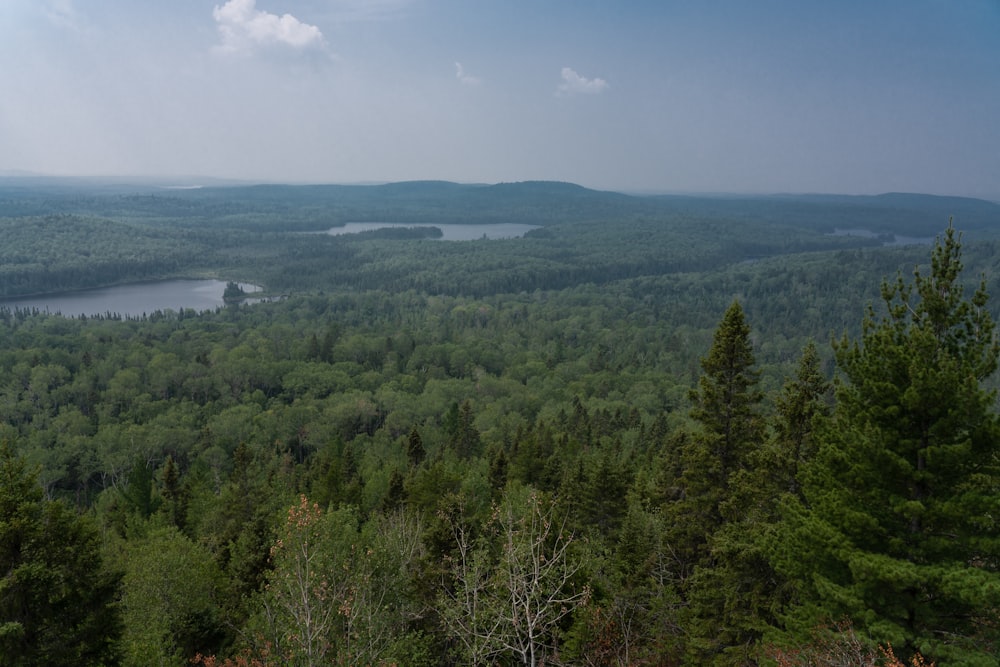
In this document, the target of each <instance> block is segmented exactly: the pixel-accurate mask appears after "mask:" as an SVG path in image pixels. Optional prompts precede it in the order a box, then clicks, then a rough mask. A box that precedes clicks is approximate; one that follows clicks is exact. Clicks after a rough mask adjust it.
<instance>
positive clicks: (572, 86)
mask: <svg viewBox="0 0 1000 667" xmlns="http://www.w3.org/2000/svg"><path fill="white" fill-rule="evenodd" d="M607 89H608V82H607V81H605V80H604V79H597V78H594V79H587V78H585V77H582V76H580V75H579V74H577V73H576V72H575V71H574V70H573V69H571V68H569V67H563V68H562V83H560V84H559V87H558V88H556V94H557V95H576V94H578V93H579V94H583V95H597V94H598V93H603V92H604V91H605V90H607Z"/></svg>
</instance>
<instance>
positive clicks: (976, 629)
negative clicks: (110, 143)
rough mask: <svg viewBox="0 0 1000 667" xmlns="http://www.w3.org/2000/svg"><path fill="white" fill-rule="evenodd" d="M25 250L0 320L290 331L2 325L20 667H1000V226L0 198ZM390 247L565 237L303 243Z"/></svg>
mask: <svg viewBox="0 0 1000 667" xmlns="http://www.w3.org/2000/svg"><path fill="white" fill-rule="evenodd" d="M0 216H2V217H0V295H2V296H5V297H10V296H19V295H25V294H33V293H44V292H51V291H57V290H64V289H68V288H77V289H78V288H83V287H97V286H103V285H112V284H120V283H124V282H134V281H139V280H149V279H159V278H171V277H195V276H199V277H204V276H211V277H218V278H222V279H226V280H234V281H235V280H245V281H249V282H253V283H255V284H258V285H262V286H263V287H264V289H265V291H266V293H267V294H270V295H275V296H280V297H281V298H277V299H275V300H273V301H271V302H266V303H258V304H253V305H249V304H244V303H240V302H239V301H235V302H231V303H228V304H227V305H226V306H224V307H220V308H219V309H217V310H215V311H210V312H204V313H195V312H194V311H186V310H181V311H166V312H161V311H157V312H155V313H150V314H148V315H147V316H145V317H141V318H123V317H120V316H117V315H115V314H114V313H108V314H106V315H105V316H101V317H80V318H67V317H62V316H59V315H57V314H49V313H40V312H35V311H25V310H10V309H0V664H3V665H9V666H12V667H20V666H29V665H30V666H35V665H38V666H42V665H44V666H46V667H51V666H59V665H67V666H69V665H73V666H79V665H95V666H102V665H103V666H111V665H128V666H136V667H138V666H143V667H145V666H148V665H176V666H178V667H179V666H181V665H192V664H193V665H202V666H204V667H221V666H223V665H225V666H230V667H234V666H237V665H238V666H241V667H250V666H259V667H263V666H265V665H268V666H270V665H296V666H297V665H303V666H314V665H371V666H388V665H399V666H404V667H431V666H439V665H440V666H445V665H530V666H531V667H535V666H541V665H588V666H596V665H622V666H625V665H778V666H783V667H790V666H794V665H802V666H805V665H831V666H832V665H858V666H867V665H900V666H901V665H913V666H920V665H931V664H934V665H938V666H940V667H945V666H948V665H974V666H975V665H982V666H986V665H998V664H1000V658H998V657H997V656H998V654H1000V572H998V569H1000V524H998V521H1000V458H998V456H1000V419H998V411H997V407H998V406H997V396H996V391H995V388H996V386H997V381H996V377H995V375H994V373H995V371H996V368H997V363H998V354H1000V347H998V336H997V332H996V330H995V326H994V319H995V316H996V313H997V310H996V304H995V303H993V302H991V301H990V300H989V298H988V294H989V293H990V292H994V293H995V292H996V291H997V289H996V286H997V279H998V277H1000V272H998V271H997V264H996V262H997V261H1000V260H998V258H1000V253H998V252H997V248H996V247H995V245H996V240H997V234H998V233H1000V206H998V205H996V204H992V203H990V202H984V201H979V200H961V199H954V198H934V197H922V196H917V195H885V196H882V197H860V198H859V197H819V196H817V197H758V198H691V197H633V196H626V195H621V194H616V193H601V192H595V191H591V190H586V189H584V188H579V187H577V186H572V185H569V184H558V183H524V184H501V185H497V186H462V185H457V184H448V183H409V184H391V185H387V186H353V187H351V186H308V187H307V186H302V187H298V188H295V187H291V186H257V187H229V188H204V189H201V190H184V191H150V190H143V189H142V188H137V187H125V186H115V187H112V186H98V185H95V184H79V183H69V184H67V183H48V184H38V183H28V184H25V183H11V182H0ZM951 216H954V226H953V225H951V224H949V223H948V219H949V217H951ZM366 220H368V221H379V220H383V221H384V220H388V221H392V222H402V223H417V222H421V223H427V222H432V223H437V224H448V223H450V222H464V223H469V222H473V223H475V222H491V223H495V222H527V223H531V224H535V225H538V226H539V228H538V229H536V230H534V231H532V232H530V233H528V234H527V235H526V236H525V237H524V238H520V239H504V240H487V239H482V240H477V241H467V242H446V241H441V240H436V239H434V238H425V236H426V235H425V234H419V235H407V234H405V233H402V234H400V233H388V234H385V233H383V234H379V233H366V234H357V235H343V236H336V237H335V236H328V235H325V234H305V233H303V232H319V231H323V230H325V229H327V228H329V227H332V226H337V225H340V224H343V223H344V222H347V221H366ZM956 227H960V228H961V229H962V230H963V232H962V234H961V235H960V234H959V233H958V232H957V231H956ZM844 229H859V230H866V231H868V232H871V234H868V235H866V236H858V235H853V236H852V235H845V234H842V233H834V232H835V231H837V230H844ZM897 236H909V237H921V238H923V237H926V238H927V239H928V240H927V241H921V242H920V243H917V244H914V245H892V244H891V243H890V242H891V241H892V240H894V239H895V238H896V237H897ZM930 239H936V240H933V242H931V240H930ZM966 266H967V267H968V268H966Z"/></svg>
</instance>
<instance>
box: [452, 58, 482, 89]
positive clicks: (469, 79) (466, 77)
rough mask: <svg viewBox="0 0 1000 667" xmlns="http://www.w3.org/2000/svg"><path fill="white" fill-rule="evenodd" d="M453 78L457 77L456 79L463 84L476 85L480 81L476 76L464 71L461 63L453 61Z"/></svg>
mask: <svg viewBox="0 0 1000 667" xmlns="http://www.w3.org/2000/svg"><path fill="white" fill-rule="evenodd" d="M455 78H456V79H458V81H459V82H460V83H461V84H462V85H465V86H478V85H479V84H480V83H482V79H480V78H479V77H478V76H472V75H471V74H469V73H468V72H466V71H465V68H464V67H462V63H458V62H457V63H455Z"/></svg>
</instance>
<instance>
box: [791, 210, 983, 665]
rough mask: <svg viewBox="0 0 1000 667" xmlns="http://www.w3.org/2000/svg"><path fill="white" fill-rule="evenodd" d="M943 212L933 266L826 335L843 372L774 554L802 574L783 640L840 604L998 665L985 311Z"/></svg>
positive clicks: (943, 653)
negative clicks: (854, 337)
mask: <svg viewBox="0 0 1000 667" xmlns="http://www.w3.org/2000/svg"><path fill="white" fill-rule="evenodd" d="M961 270H962V263H961V253H960V242H959V239H958V237H957V235H956V233H955V231H954V229H953V228H952V227H951V226H949V228H948V230H947V231H946V233H945V236H944V238H943V240H942V239H939V240H938V242H937V243H936V244H935V247H934V250H933V252H932V257H931V265H930V273H929V275H924V274H923V273H921V271H920V270H919V269H918V270H916V271H915V274H914V281H913V285H908V284H906V283H905V282H904V280H903V279H902V276H897V278H896V280H895V281H893V282H885V283H883V286H882V301H883V304H882V305H883V310H882V312H881V313H876V311H875V310H874V308H873V307H869V309H868V311H867V316H866V317H865V320H864V326H863V331H862V335H861V339H860V341H856V342H851V341H848V340H847V339H846V338H845V339H844V340H842V341H841V342H839V343H837V344H836V345H835V351H836V357H837V362H838V365H839V367H840V370H841V371H842V373H843V382H841V383H840V384H839V386H838V388H837V394H836V396H837V403H836V407H835V411H834V414H833V416H832V418H831V419H829V420H827V421H826V422H825V423H824V424H823V426H822V428H820V429H818V430H817V432H816V434H815V436H816V444H817V454H816V457H815V459H814V461H813V462H811V463H809V464H807V465H806V466H805V467H804V469H803V475H802V476H801V482H802V499H801V500H800V499H797V498H794V497H793V496H789V497H788V498H787V499H786V500H787V502H786V504H785V507H784V509H785V520H784V522H783V526H782V529H781V530H780V532H779V535H780V539H779V540H778V542H777V543H776V544H775V546H774V549H773V550H772V554H771V555H772V561H773V563H774V564H775V566H776V567H777V568H778V569H779V570H780V571H781V572H783V573H784V574H786V575H787V576H788V577H789V578H790V579H792V580H795V581H798V582H799V584H800V590H799V594H798V599H797V601H796V603H795V604H794V605H793V606H792V607H791V608H790V609H789V610H788V613H787V615H786V617H785V619H784V626H783V632H782V633H779V634H778V635H777V637H778V638H779V640H784V641H789V642H795V643H798V642H801V641H802V640H803V639H804V638H805V636H806V635H807V633H809V632H810V631H811V629H812V628H813V627H815V626H817V625H820V624H822V623H824V622H830V621H840V620H841V619H843V618H845V617H846V618H848V619H849V620H850V621H851V622H852V623H853V624H854V626H855V629H856V630H857V632H858V633H859V635H861V636H866V637H870V638H872V639H873V640H874V641H876V642H881V643H891V644H892V646H893V647H894V648H895V649H896V653H897V654H905V655H910V654H913V653H914V652H917V651H919V652H920V653H922V654H923V655H924V656H925V657H926V658H928V659H931V660H934V661H935V662H936V663H937V664H938V665H939V667H946V666H947V665H960V664H961V665H996V664H998V661H997V658H996V657H995V655H996V652H997V649H998V648H1000V644H998V643H997V640H998V639H1000V637H998V634H1000V623H998V620H1000V618H998V610H1000V573H998V572H997V569H998V566H1000V525H998V517H1000V512H998V509H1000V507H998V500H997V499H998V495H997V490H998V484H1000V467H998V459H997V456H998V454H1000V424H998V420H997V416H996V414H995V412H994V404H995V395H994V392H991V391H987V390H986V389H984V388H983V386H982V384H981V383H982V381H983V380H984V379H986V378H987V377H988V376H989V375H990V374H991V373H992V372H993V371H994V370H995V369H996V366H997V357H998V346H997V339H996V336H995V334H994V324H993V321H992V319H991V318H990V315H989V314H988V312H987V311H986V308H985V306H986V302H987V294H986V290H985V286H984V284H983V283H982V282H981V283H980V285H979V288H978V289H977V290H975V292H974V294H973V295H972V297H971V299H967V298H966V297H965V296H964V294H963V289H962V285H961V283H960V282H959V277H960V274H961Z"/></svg>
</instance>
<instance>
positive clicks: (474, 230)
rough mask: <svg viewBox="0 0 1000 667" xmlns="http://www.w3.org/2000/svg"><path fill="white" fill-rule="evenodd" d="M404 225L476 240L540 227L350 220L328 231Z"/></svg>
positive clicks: (336, 232) (517, 234)
mask: <svg viewBox="0 0 1000 667" xmlns="http://www.w3.org/2000/svg"><path fill="white" fill-rule="evenodd" d="M395 227H402V228H404V229H408V228H411V227H437V228H438V229H440V230H441V234H442V236H441V237H440V238H439V239H437V240H439V241H475V240H476V239H481V238H483V237H484V236H485V237H486V238H488V239H515V238H520V237H522V236H524V235H525V234H527V233H528V232H530V231H531V230H532V229H538V225H524V224H521V223H517V222H503V223H497V224H494V225H435V224H408V223H395V222H348V223H346V224H345V225H344V226H343V227H331V228H330V229H329V230H328V231H327V232H326V233H327V234H329V235H330V236H340V235H341V234H357V233H358V232H371V231H374V230H376V229H386V228H395Z"/></svg>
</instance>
